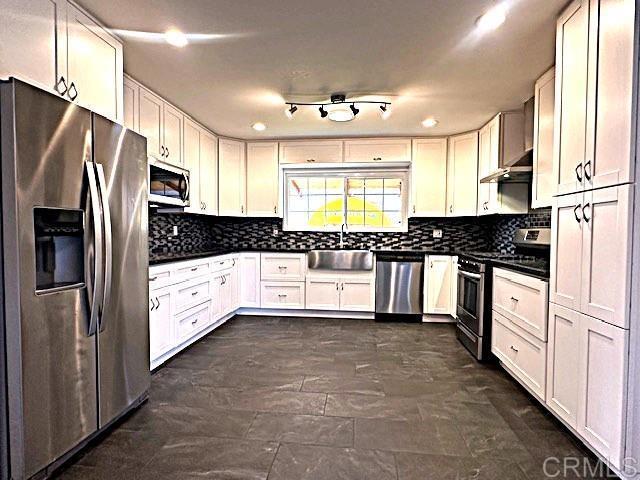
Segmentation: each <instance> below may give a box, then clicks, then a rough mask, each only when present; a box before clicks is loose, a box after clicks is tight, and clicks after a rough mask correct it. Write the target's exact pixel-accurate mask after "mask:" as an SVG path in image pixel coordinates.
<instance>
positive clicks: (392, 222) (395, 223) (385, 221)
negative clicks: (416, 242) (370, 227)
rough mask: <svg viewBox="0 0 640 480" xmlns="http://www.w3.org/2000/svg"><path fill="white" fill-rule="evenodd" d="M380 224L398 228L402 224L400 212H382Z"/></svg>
mask: <svg viewBox="0 0 640 480" xmlns="http://www.w3.org/2000/svg"><path fill="white" fill-rule="evenodd" d="M382 226H383V227H387V228H400V227H401V226H402V214H401V213H400V212H384V215H383V217H382Z"/></svg>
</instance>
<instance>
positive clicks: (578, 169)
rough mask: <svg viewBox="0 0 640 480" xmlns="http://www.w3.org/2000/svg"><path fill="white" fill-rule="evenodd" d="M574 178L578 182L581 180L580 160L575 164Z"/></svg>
mask: <svg viewBox="0 0 640 480" xmlns="http://www.w3.org/2000/svg"><path fill="white" fill-rule="evenodd" d="M575 171H576V178H577V179H578V181H579V182H582V162H580V163H579V164H578V165H576V170H575Z"/></svg>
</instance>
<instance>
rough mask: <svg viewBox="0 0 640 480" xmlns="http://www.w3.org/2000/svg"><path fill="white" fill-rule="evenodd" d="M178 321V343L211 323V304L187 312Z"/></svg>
mask: <svg viewBox="0 0 640 480" xmlns="http://www.w3.org/2000/svg"><path fill="white" fill-rule="evenodd" d="M177 320H178V321H177V335H178V341H182V340H185V339H187V338H189V337H190V336H191V335H193V334H194V333H196V332H198V331H199V330H202V329H203V328H205V327H206V326H207V325H209V324H210V323H211V302H207V303H204V304H202V305H200V306H198V307H196V308H193V309H191V310H189V311H187V312H185V313H184V314H183V315H180V316H179V317H178V318H177Z"/></svg>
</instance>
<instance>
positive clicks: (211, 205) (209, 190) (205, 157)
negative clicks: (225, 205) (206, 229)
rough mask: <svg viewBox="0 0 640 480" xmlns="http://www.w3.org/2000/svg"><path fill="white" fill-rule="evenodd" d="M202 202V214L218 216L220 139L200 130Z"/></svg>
mask: <svg viewBox="0 0 640 480" xmlns="http://www.w3.org/2000/svg"><path fill="white" fill-rule="evenodd" d="M198 176H199V177H200V201H201V202H202V206H203V209H202V213H205V214H207V215H217V214H218V137H216V136H215V135H213V134H212V133H210V132H208V131H207V130H204V129H202V130H200V171H199V174H198Z"/></svg>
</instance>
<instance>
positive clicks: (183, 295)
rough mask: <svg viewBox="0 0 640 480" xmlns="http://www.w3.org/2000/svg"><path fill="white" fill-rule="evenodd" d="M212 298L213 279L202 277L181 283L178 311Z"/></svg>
mask: <svg viewBox="0 0 640 480" xmlns="http://www.w3.org/2000/svg"><path fill="white" fill-rule="evenodd" d="M210 298H211V281H210V280H204V279H201V280H199V281H196V282H189V283H187V284H185V285H180V287H179V288H178V293H177V295H176V312H177V313H180V312H183V311H184V310H186V309H188V308H190V307H193V306H194V305H198V304H199V303H202V302H204V301H206V300H209V299H210Z"/></svg>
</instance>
